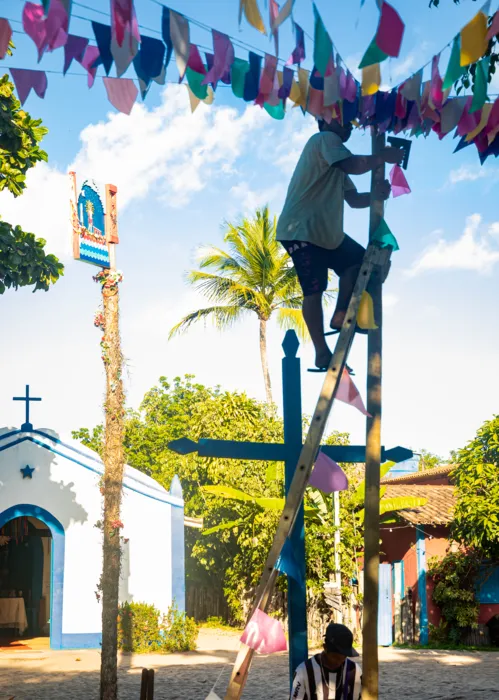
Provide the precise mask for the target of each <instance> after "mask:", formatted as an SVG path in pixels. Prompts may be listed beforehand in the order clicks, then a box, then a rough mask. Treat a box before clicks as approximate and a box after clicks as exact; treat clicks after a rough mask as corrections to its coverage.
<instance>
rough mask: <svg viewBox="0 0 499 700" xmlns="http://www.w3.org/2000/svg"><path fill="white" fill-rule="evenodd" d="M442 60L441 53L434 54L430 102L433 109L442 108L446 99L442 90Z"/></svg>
mask: <svg viewBox="0 0 499 700" xmlns="http://www.w3.org/2000/svg"><path fill="white" fill-rule="evenodd" d="M439 62H440V54H438V55H437V56H433V59H432V62H431V83H430V96H429V103H430V105H431V107H432V109H441V108H442V103H443V101H444V93H443V90H442V85H443V80H442V78H441V76H440V71H439V69H438V64H439Z"/></svg>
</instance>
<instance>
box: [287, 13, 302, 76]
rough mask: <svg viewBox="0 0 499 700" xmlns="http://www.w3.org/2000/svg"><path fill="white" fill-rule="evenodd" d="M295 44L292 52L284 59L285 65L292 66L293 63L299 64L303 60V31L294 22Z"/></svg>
mask: <svg viewBox="0 0 499 700" xmlns="http://www.w3.org/2000/svg"><path fill="white" fill-rule="evenodd" d="M295 33H296V46H295V48H294V49H293V53H292V54H291V56H290V57H289V58H288V60H287V61H286V65H287V66H292V65H294V64H295V63H297V64H298V65H300V63H301V62H302V61H304V60H305V33H304V31H303V29H302V28H301V27H300V25H299V24H296V22H295Z"/></svg>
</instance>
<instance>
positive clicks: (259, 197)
mask: <svg viewBox="0 0 499 700" xmlns="http://www.w3.org/2000/svg"><path fill="white" fill-rule="evenodd" d="M229 193H230V195H231V196H232V197H233V198H234V207H235V209H236V210H237V213H243V214H252V213H253V212H254V211H255V209H257V208H259V207H262V206H264V205H265V204H270V203H271V202H272V201H273V200H275V199H276V198H277V197H279V195H282V194H284V187H283V185H281V184H277V185H274V186H272V187H267V188H266V189H261V190H253V189H252V188H251V187H250V186H249V184H248V183H247V182H244V181H242V182H239V183H237V184H236V185H233V186H232V187H231V188H230V191H229ZM234 207H231V210H233V209H234Z"/></svg>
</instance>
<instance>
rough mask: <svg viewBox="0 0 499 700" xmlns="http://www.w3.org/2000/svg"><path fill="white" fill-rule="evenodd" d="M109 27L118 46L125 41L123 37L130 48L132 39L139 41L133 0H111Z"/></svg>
mask: <svg viewBox="0 0 499 700" xmlns="http://www.w3.org/2000/svg"><path fill="white" fill-rule="evenodd" d="M111 27H112V33H113V37H114V38H115V39H116V42H117V44H118V46H119V47H120V48H121V47H122V46H123V44H124V43H125V38H126V39H127V42H128V45H129V47H130V49H132V47H133V44H132V40H133V39H135V40H136V41H138V42H140V32H139V25H138V22H137V15H136V13H135V7H134V4H133V0H111ZM132 58H133V56H132Z"/></svg>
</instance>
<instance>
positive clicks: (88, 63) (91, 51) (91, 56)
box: [76, 45, 99, 88]
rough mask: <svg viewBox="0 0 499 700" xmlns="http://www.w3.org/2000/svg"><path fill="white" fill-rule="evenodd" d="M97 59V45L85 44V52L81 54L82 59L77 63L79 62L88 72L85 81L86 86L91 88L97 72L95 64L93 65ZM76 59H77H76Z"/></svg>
mask: <svg viewBox="0 0 499 700" xmlns="http://www.w3.org/2000/svg"><path fill="white" fill-rule="evenodd" d="M98 59H99V49H98V48H97V46H90V45H89V46H87V48H86V49H85V53H84V54H83V59H82V60H81V61H78V63H81V65H82V66H83V68H85V70H86V71H87V73H88V77H87V83H88V87H89V88H91V87H92V85H93V84H94V82H95V75H96V73H97V66H96V65H95V64H96V62H97V60H98ZM76 60H78V59H76Z"/></svg>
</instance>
